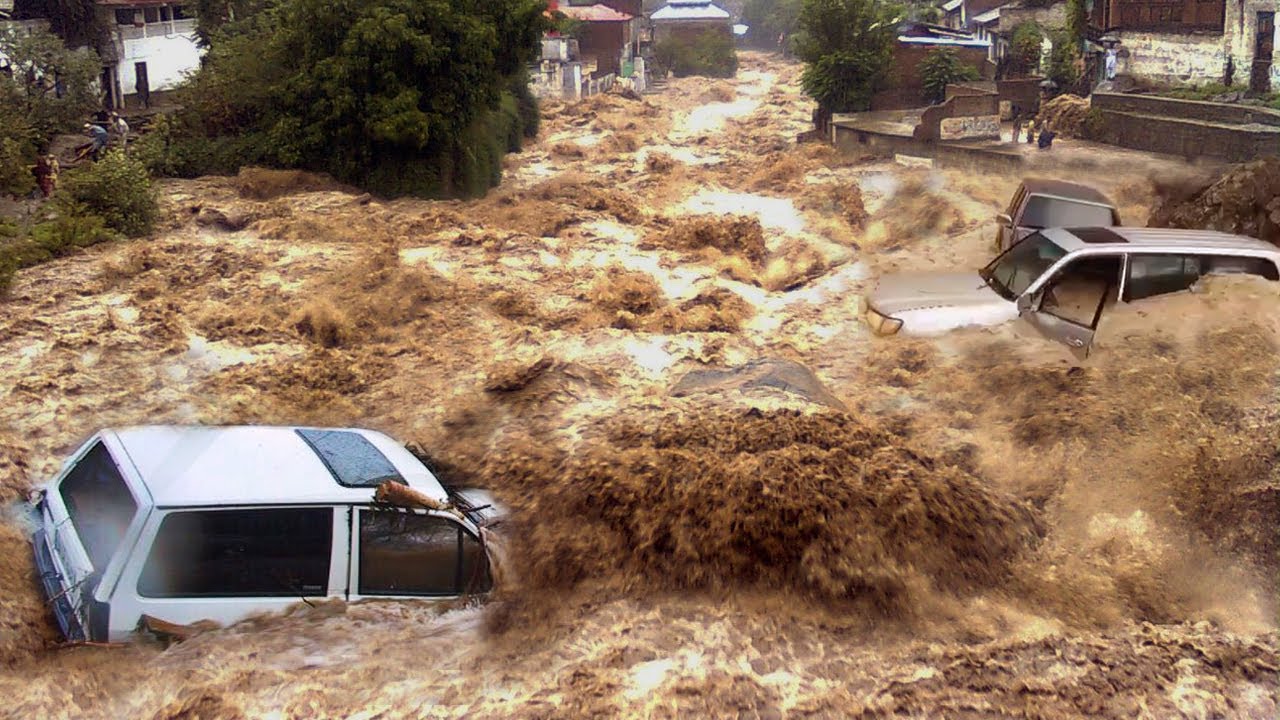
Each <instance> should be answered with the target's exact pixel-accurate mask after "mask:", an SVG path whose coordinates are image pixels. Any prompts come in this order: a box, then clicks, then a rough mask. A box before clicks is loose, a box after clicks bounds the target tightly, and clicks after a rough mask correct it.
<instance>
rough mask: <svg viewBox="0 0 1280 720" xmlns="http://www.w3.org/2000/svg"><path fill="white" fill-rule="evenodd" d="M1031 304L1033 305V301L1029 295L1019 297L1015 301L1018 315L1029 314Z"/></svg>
mask: <svg viewBox="0 0 1280 720" xmlns="http://www.w3.org/2000/svg"><path fill="white" fill-rule="evenodd" d="M1032 304H1033V300H1032V297H1031V295H1030V294H1029V293H1024V294H1022V295H1019V296H1018V301H1017V306H1018V314H1019V315H1021V314H1023V313H1026V312H1031V306H1032Z"/></svg>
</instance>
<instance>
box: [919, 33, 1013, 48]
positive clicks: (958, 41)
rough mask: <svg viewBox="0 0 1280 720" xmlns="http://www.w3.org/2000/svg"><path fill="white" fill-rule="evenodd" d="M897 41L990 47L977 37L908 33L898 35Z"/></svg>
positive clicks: (989, 43) (987, 41) (988, 42)
mask: <svg viewBox="0 0 1280 720" xmlns="http://www.w3.org/2000/svg"><path fill="white" fill-rule="evenodd" d="M898 42H900V43H911V44H913V45H959V46H961V47H991V42H990V41H989V40H979V39H977V38H944V37H913V36H910V35H899V36H898Z"/></svg>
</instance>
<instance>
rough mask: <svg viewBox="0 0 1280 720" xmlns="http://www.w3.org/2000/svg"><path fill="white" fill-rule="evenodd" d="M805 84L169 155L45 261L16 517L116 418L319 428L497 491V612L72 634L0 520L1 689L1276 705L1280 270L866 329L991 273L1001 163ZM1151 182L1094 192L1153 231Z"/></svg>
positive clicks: (314, 700) (66, 701) (727, 708)
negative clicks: (139, 233) (1148, 301)
mask: <svg viewBox="0 0 1280 720" xmlns="http://www.w3.org/2000/svg"><path fill="white" fill-rule="evenodd" d="M797 80H798V68H797V67H795V66H792V65H786V64H782V63H779V62H778V61H776V60H774V59H771V58H769V57H766V56H761V55H748V56H746V57H745V60H744V63H743V71H742V72H741V73H740V74H739V77H738V78H737V79H736V80H734V81H716V82H714V83H707V82H705V81H694V80H677V81H674V82H673V83H672V85H671V89H670V90H669V92H668V93H667V94H666V95H662V96H655V97H647V98H645V99H644V100H641V101H634V100H628V99H625V98H622V97H618V96H603V97H597V98H592V99H590V100H588V101H586V102H584V103H580V104H577V105H574V106H559V105H551V106H548V107H546V108H545V111H544V115H545V120H544V130H543V134H542V137H541V138H540V140H539V142H538V143H537V144H536V145H534V146H533V147H532V148H530V149H528V150H527V151H526V152H524V153H522V154H520V155H518V156H515V157H513V158H511V159H510V161H509V167H508V169H507V179H506V181H505V182H504V184H503V186H502V187H501V188H499V189H498V190H497V191H495V192H494V193H493V194H492V195H491V196H490V197H488V198H485V199H483V200H479V201H474V202H424V201H408V200H404V201H396V202H388V203H384V202H379V201H377V200H369V199H368V198H362V197H359V196H356V195H353V194H350V193H347V192H345V191H343V190H342V189H340V188H330V189H325V186H324V185H316V184H315V182H314V179H308V178H298V177H294V176H280V175H272V174H270V173H253V172H249V173H246V174H244V175H243V176H242V177H241V178H204V179H200V180H194V181H180V182H178V181H175V182H170V183H166V184H165V185H164V187H163V193H164V202H165V207H166V212H167V218H168V220H167V223H166V226H165V228H164V229H163V230H162V231H161V232H160V233H159V234H158V236H157V237H156V238H155V239H152V240H147V241H139V242H133V243H122V244H117V245H112V246H109V247H104V248H95V249H93V250H91V251H88V252H86V253H84V254H82V255H79V256H76V257H73V258H69V259H65V260H61V261H59V262H56V263H50V264H48V265H44V266H41V267H38V268H35V269H32V270H29V271H25V272H24V273H22V274H21V275H20V276H19V278H18V282H17V283H16V286H15V288H14V290H13V292H12V294H11V297H10V298H9V299H8V300H7V301H6V308H5V309H6V312H5V316H4V318H2V319H0V353H2V354H3V357H5V358H6V361H5V362H4V363H3V364H0V376H2V378H3V386H4V387H6V388H8V389H7V390H6V391H5V393H6V394H5V397H4V402H3V403H0V423H2V424H0V481H2V482H0V484H2V487H3V488H4V492H5V499H6V500H14V499H17V498H19V497H20V496H22V495H23V494H24V493H25V492H26V491H27V490H28V489H29V488H30V487H32V486H33V485H34V484H37V483H39V482H40V481H41V480H42V479H43V478H46V477H48V476H49V474H50V473H51V472H53V471H54V470H55V469H56V467H57V465H58V463H59V462H60V459H61V457H62V456H63V454H64V453H66V452H67V451H68V450H69V449H71V448H72V447H73V446H74V445H76V444H77V443H78V442H80V441H81V440H83V438H84V437H86V436H87V435H88V434H90V433H92V432H93V431H95V430H96V429H98V428H99V427H104V426H113V425H126V424H141V423H157V422H183V423H190V422H201V423H286V424H303V423H311V424H334V425H359V426H365V427H373V428H377V429H380V430H385V431H387V432H389V433H391V434H392V435H394V436H396V437H398V438H401V439H402V440H405V441H417V442H420V443H422V444H423V445H424V446H425V447H427V448H429V449H430V451H431V452H432V454H433V455H434V456H435V457H436V458H437V460H438V461H439V463H440V465H441V467H442V468H444V470H445V471H446V472H447V473H448V474H449V475H450V476H451V478H452V479H455V480H465V481H468V482H475V483H480V484H483V485H486V486H488V487H490V488H492V489H494V490H495V491H496V492H497V493H498V495H499V496H500V497H501V498H502V499H503V500H504V501H505V502H506V503H507V504H509V505H510V506H511V507H512V509H513V513H514V518H513V524H512V527H511V531H510V538H509V547H508V552H509V555H508V558H507V566H508V568H509V569H510V570H511V573H510V576H509V577H506V578H505V582H504V584H503V586H502V587H501V588H500V589H499V591H498V592H497V596H496V597H495V598H494V600H493V602H491V603H490V604H488V605H486V606H484V607H450V608H438V607H429V606H425V605H422V604H415V603H385V602H383V603H370V604H360V605H351V606H343V605H340V604H338V605H332V604H331V605H320V606H318V607H314V608H311V607H305V606H303V607H299V608H296V609H295V610H294V611H293V612H290V613H286V614H284V615H283V616H276V617H263V618H255V619H253V620H250V621H247V622H245V623H241V624H239V625H236V626H234V627H230V628H225V629H221V630H216V631H211V632H207V633H204V634H201V635H199V636H197V637H195V638H193V639H191V640H189V641H187V642H184V643H181V644H178V645H174V646H172V647H168V648H165V647H163V646H161V645H159V644H158V643H153V642H148V641H145V640H140V641H139V642H138V643H136V644H133V645H129V646H125V647H111V648H103V647H80V648H59V647H56V645H55V641H56V638H55V637H54V635H53V633H52V631H51V630H50V626H49V624H48V619H47V618H46V617H45V615H44V611H43V608H42V605H41V603H40V600H39V597H38V595H37V594H36V592H35V589H34V586H33V584H32V583H33V581H32V577H31V572H32V571H31V563H30V561H29V558H28V555H29V549H28V547H27V545H26V541H25V538H24V535H23V534H22V531H21V529H20V527H19V526H18V525H17V524H16V522H5V523H3V524H0V543H2V544H3V550H4V552H3V554H2V555H0V578H2V579H3V587H4V588H5V589H6V591H7V592H6V593H5V596H4V597H3V598H0V663H3V666H4V668H5V672H4V673H2V674H0V692H2V693H3V694H4V697H5V698H6V700H5V702H4V703H0V715H4V716H11V717H67V718H81V717H95V718H97V717H100V718H118V717H140V718H196V717H199V718H258V717H278V718H294V717H297V718H302V717H335V718H338V717H340V718H365V719H371V718H402V717H527V718H543V717H586V716H605V715H608V716H615V715H616V716H626V717H654V718H665V717H749V718H783V717H785V718H792V717H859V716H868V717H873V716H874V717H878V716H888V715H899V716H904V717H948V718H956V717H965V718H970V717H971V718H986V717H997V716H1000V717H1003V716H1011V717H1034V718H1076V717H1079V718H1085V717H1088V718H1093V717H1116V718H1119V717H1125V718H1129V717H1149V718H1165V717H1194V718H1208V717H1242V718H1274V717H1275V716H1276V713H1277V702H1278V701H1280V695H1278V694H1277V687H1278V686H1280V669H1278V668H1280V657H1277V655H1278V653H1280V650H1278V648H1280V638H1278V636H1277V634H1276V621H1277V608H1276V603H1275V600H1276V590H1277V569H1278V568H1280V555H1278V553H1277V542H1276V540H1277V537H1276V527H1277V521H1280V509H1278V507H1280V499H1278V498H1280V495H1278V494H1277V490H1278V486H1277V480H1276V474H1275V473H1276V468H1275V461H1276V458H1277V451H1276V447H1277V444H1276V438H1277V432H1276V430H1277V427H1278V425H1277V423H1278V422H1280V420H1278V419H1277V416H1276V413H1275V411H1274V409H1273V408H1274V407H1275V393H1276V377H1277V375H1276V374H1277V369H1278V363H1277V360H1276V343H1277V321H1276V320H1275V314H1274V313H1272V312H1270V310H1269V308H1272V307H1275V306H1276V305H1277V303H1278V302H1280V297H1278V296H1277V291H1276V290H1275V289H1274V288H1271V287H1268V286H1266V285H1265V284H1250V283H1241V282H1215V283H1209V284H1208V285H1207V287H1205V288H1203V289H1202V291H1201V292H1197V293H1194V294H1187V295H1185V296H1183V297H1179V298H1176V299H1172V300H1173V302H1172V304H1168V305H1165V306H1161V308H1160V309H1157V308H1156V307H1155V306H1148V307H1139V306H1138V305H1135V306H1134V307H1132V308H1128V309H1126V310H1125V311H1123V312H1118V313H1116V314H1115V315H1114V316H1109V317H1107V318H1106V320H1105V322H1104V324H1103V326H1102V329H1101V331H1100V333H1099V340H1098V344H1097V348H1096V352H1095V353H1094V354H1093V355H1092V356H1091V358H1090V359H1089V360H1088V361H1086V362H1084V363H1077V362H1073V361H1071V360H1070V356H1069V355H1067V353H1066V352H1065V351H1064V350H1062V349H1060V348H1059V347H1057V346H1055V345H1053V344H1051V343H1048V342H1047V341H1044V340H1041V339H1039V338H1038V337H1036V336H1035V335H1034V333H1032V332H1030V331H1029V330H1027V329H1026V328H1023V327H1019V326H1017V325H1012V326H1008V327H1002V328H995V329H987V330H969V331H963V332H959V333H954V334H952V335H948V336H945V337H942V338H932V339H921V338H912V337H894V338H887V339H882V338H875V337H872V336H870V335H869V334H868V333H867V332H866V330H865V329H864V327H863V326H861V325H860V324H859V322H858V320H857V311H858V307H859V306H858V298H859V297H860V295H861V293H862V292H863V291H864V290H865V289H867V288H869V286H870V284H871V283H873V282H874V278H875V276H876V275H877V274H878V273H882V272H889V271H894V270H914V269H946V268H956V267H962V268H972V267H977V266H979V265H981V264H983V263H984V262H985V260H986V259H987V258H988V257H989V253H990V248H991V241H992V237H993V233H994V228H993V226H992V223H991V216H992V215H993V214H994V213H995V212H998V211H999V209H1000V208H1001V207H1002V206H1003V204H1004V203H1005V202H1006V201H1007V199H1008V197H1009V195H1010V194H1011V192H1012V190H1013V189H1014V187H1016V185H1017V182H1018V179H1019V178H1017V177H1003V176H995V175H987V174H982V173H976V172H958V171H953V170H947V171H929V170H906V169H904V168H901V167H898V166H895V165H893V164H891V163H883V162H872V161H865V160H862V159H859V158H849V157H841V156H837V155H835V154H834V153H832V152H831V151H830V149H828V148H826V147H823V146H820V145H799V146H798V145H796V144H795V142H794V137H795V136H796V135H797V134H798V133H800V132H802V131H804V130H805V129H807V124H808V119H809V111H810V107H809V105H808V103H807V102H806V101H805V100H804V99H803V98H802V96H801V95H800V93H799V90H798V82H797ZM1166 170H1167V168H1165V167H1164V166H1161V165H1159V164H1157V163H1143V162H1134V161H1132V160H1131V159H1130V160H1127V161H1126V162H1125V163H1123V164H1122V165H1118V166H1116V167H1106V168H1102V169H1095V171H1094V172H1093V173H1092V174H1093V175H1094V176H1096V177H1097V178H1098V180H1099V184H1100V185H1101V186H1102V187H1103V189H1105V190H1106V191H1107V192H1109V193H1111V194H1112V196H1113V197H1114V198H1115V199H1117V201H1119V202H1120V203H1121V206H1122V212H1123V213H1124V214H1125V217H1126V219H1139V220H1140V219H1141V218H1142V217H1144V216H1145V214H1146V212H1147V211H1148V210H1149V208H1150V205H1151V203H1152V201H1153V197H1154V196H1153V191H1152V189H1151V188H1152V186H1151V183H1150V181H1149V177H1150V176H1151V175H1152V174H1156V175H1159V173H1162V172H1165V171H1166ZM1043 172H1044V173H1045V174H1053V171H1052V170H1051V169H1050V170H1044V171H1043ZM1059 172H1060V173H1062V174H1064V175H1065V174H1068V172H1069V171H1068V170H1067V169H1062V170H1059ZM202 208H214V209H218V210H220V211H222V212H224V213H226V214H239V215H241V217H242V218H247V219H248V220H249V221H250V222H249V224H248V225H247V227H245V228H244V229H242V230H238V231H234V232H226V231H223V230H219V229H217V228H216V227H214V226H209V225H202V224H200V223H198V222H197V221H196V219H197V218H198V217H200V213H199V211H200V209H202ZM761 363H764V364H761ZM797 363H798V364H801V365H803V366H806V367H807V368H809V369H810V370H812V376H808V375H805V374H803V373H802V372H800V371H797V370H795V364H797ZM732 368H739V369H741V368H751V371H750V372H741V373H739V374H738V378H739V380H741V381H740V382H739V381H735V379H734V376H733V375H732V374H730V375H728V376H724V375H723V374H722V375H719V376H716V377H718V378H721V379H717V380H715V381H714V382H702V383H694V384H683V385H681V387H685V388H688V387H692V388H693V389H692V390H687V391H681V392H679V393H673V388H675V387H676V386H677V384H678V383H679V381H680V380H681V378H682V377H684V376H685V375H686V374H687V373H689V372H690V371H695V370H700V371H706V370H724V369H732ZM770 368H774V369H770ZM776 368H782V369H780V370H779V369H776ZM810 377H812V378H813V379H814V380H815V382H814V383H811V382H810V381H809V379H808V378H810ZM761 378H764V380H761ZM778 378H789V380H788V381H787V382H778V381H777V379H778ZM676 394H678V395H680V397H675V395H676Z"/></svg>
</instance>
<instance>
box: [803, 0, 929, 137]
mask: <svg viewBox="0 0 1280 720" xmlns="http://www.w3.org/2000/svg"><path fill="white" fill-rule="evenodd" d="M903 16H904V10H903V8H902V7H901V6H898V5H894V4H890V3H888V2H884V1H883V0H804V6H803V8H802V10H801V13H800V37H798V38H797V40H796V48H795V49H796V54H797V55H798V56H799V57H800V59H802V60H804V61H805V69H804V74H803V75H802V76H801V79H800V82H801V84H802V85H803V86H804V90H805V92H806V93H808V94H809V96H810V97H812V98H813V99H815V100H817V101H818V107H819V109H820V111H821V112H823V113H826V114H829V113H837V112H857V111H861V110H866V109H867V108H869V107H870V105H871V96H872V95H874V94H875V93H876V91H878V90H880V89H882V88H883V87H884V84H885V80H886V76H887V74H888V72H889V67H890V65H891V64H892V61H893V44H894V41H895V39H896V37H897V25H898V23H899V22H900V21H901V19H902V17H903Z"/></svg>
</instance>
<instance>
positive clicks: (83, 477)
mask: <svg viewBox="0 0 1280 720" xmlns="http://www.w3.org/2000/svg"><path fill="white" fill-rule="evenodd" d="M58 493H59V494H60V495H61V496H62V503H63V504H64V505H66V506H67V515H69V516H70V517H71V525H72V527H74V528H75V529H76V535H78V536H79V537H80V544H81V545H83V546H84V550H85V552H86V553H87V554H88V555H89V562H91V563H92V564H93V567H94V569H95V570H97V571H99V572H101V571H102V570H103V569H104V568H105V567H106V566H107V563H109V562H111V556H112V555H114V554H115V551H116V548H117V547H119V545H120V541H121V540H122V539H124V533H125V530H127V529H128V528H129V522H130V521H131V520H133V516H134V514H135V513H137V512H138V504H137V503H136V502H134V500H133V493H131V492H129V486H128V485H126V484H125V482H124V477H122V476H121V475H120V470H119V469H117V468H116V463H115V460H113V459H112V458H111V453H109V452H107V448H106V447H104V446H103V444H102V443H101V442H98V443H94V445H93V447H92V448H89V452H87V453H85V454H84V456H83V457H81V458H80V460H79V462H77V463H76V465H75V467H73V468H72V469H71V472H69V473H67V475H66V477H64V478H62V482H61V483H59V485H58Z"/></svg>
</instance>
